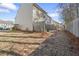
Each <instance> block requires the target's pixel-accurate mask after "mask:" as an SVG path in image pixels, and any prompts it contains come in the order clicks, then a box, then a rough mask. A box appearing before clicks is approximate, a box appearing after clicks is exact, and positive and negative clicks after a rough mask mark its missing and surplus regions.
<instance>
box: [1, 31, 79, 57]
mask: <svg viewBox="0 0 79 59" xmlns="http://www.w3.org/2000/svg"><path fill="white" fill-rule="evenodd" d="M0 55H1V56H79V50H78V49H76V48H75V45H73V44H72V41H71V38H70V37H69V36H68V35H67V33H66V32H63V31H54V32H52V33H49V32H47V33H35V32H34V33H25V32H0Z"/></svg>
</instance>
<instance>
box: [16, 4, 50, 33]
mask: <svg viewBox="0 0 79 59" xmlns="http://www.w3.org/2000/svg"><path fill="white" fill-rule="evenodd" d="M48 18H49V17H48V16H47V13H46V12H45V11H44V10H43V9H42V8H41V7H40V6H39V5H37V4H32V3H23V4H21V7H20V9H19V11H18V12H17V15H16V20H15V24H17V28H18V29H20V30H23V31H38V32H44V31H47V29H46V21H47V22H50V20H49V21H48Z"/></svg>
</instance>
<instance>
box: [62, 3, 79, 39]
mask: <svg viewBox="0 0 79 59" xmlns="http://www.w3.org/2000/svg"><path fill="white" fill-rule="evenodd" d="M63 16H64V17H65V18H64V20H65V30H67V31H69V32H70V33H72V34H73V35H75V36H76V37H78V38H79V4H78V3H66V4H63Z"/></svg>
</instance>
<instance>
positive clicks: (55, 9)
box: [38, 3, 63, 23]
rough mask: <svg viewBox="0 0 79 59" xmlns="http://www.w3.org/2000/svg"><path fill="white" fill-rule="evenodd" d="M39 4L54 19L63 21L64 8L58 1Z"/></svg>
mask: <svg viewBox="0 0 79 59" xmlns="http://www.w3.org/2000/svg"><path fill="white" fill-rule="evenodd" d="M38 5H39V6H40V7H41V8H42V9H43V10H45V11H46V12H47V13H48V15H49V16H50V17H52V19H53V20H55V21H57V22H59V23H63V19H62V18H61V16H60V13H61V11H62V9H61V8H60V7H59V4H58V3H39V4H38Z"/></svg>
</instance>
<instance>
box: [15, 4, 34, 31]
mask: <svg viewBox="0 0 79 59" xmlns="http://www.w3.org/2000/svg"><path fill="white" fill-rule="evenodd" d="M32 10H33V8H32V4H31V3H22V4H21V7H20V9H19V11H18V12H17V15H16V21H15V23H16V24H18V26H17V28H18V29H21V30H23V31H33V22H32Z"/></svg>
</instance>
